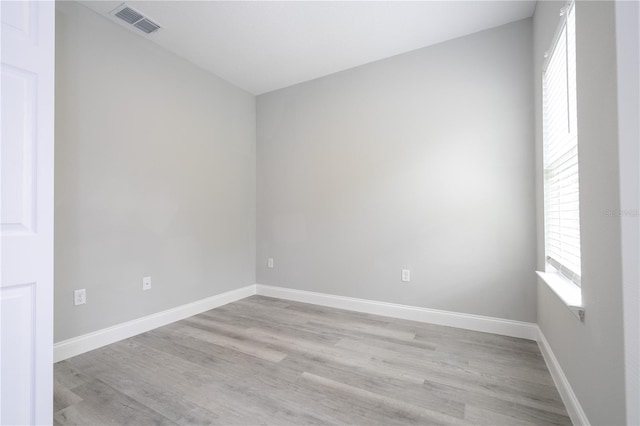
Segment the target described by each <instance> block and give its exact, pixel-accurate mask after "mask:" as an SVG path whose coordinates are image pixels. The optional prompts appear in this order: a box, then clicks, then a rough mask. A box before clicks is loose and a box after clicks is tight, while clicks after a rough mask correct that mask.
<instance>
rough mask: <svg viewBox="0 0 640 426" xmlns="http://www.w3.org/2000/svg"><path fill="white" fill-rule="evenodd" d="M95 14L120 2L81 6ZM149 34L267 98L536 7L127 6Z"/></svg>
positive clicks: (505, 0)
mask: <svg viewBox="0 0 640 426" xmlns="http://www.w3.org/2000/svg"><path fill="white" fill-rule="evenodd" d="M81 3H83V4H84V5H85V6H87V7H89V8H91V9H93V10H94V11H96V12H98V13H99V14H101V15H103V16H106V17H108V19H114V20H115V21H119V20H118V19H117V18H113V17H112V16H111V15H109V12H110V11H112V10H113V9H115V8H116V7H117V6H119V5H120V4H122V1H82V2H81ZM126 3H127V4H128V5H129V6H131V7H133V8H134V9H137V10H138V11H140V12H141V13H143V14H145V15H146V16H148V17H149V18H151V19H152V20H154V21H156V22H158V23H159V24H161V25H162V29H161V30H160V31H158V32H157V33H155V34H151V35H149V36H146V35H144V34H143V33H141V32H139V31H137V30H132V31H136V32H137V33H139V34H140V35H141V36H143V37H148V38H149V39H150V40H152V41H154V42H155V43H157V44H159V45H160V46H162V47H164V48H166V49H168V50H170V51H172V52H174V53H176V54H178V55H180V56H182V57H183V58H185V59H187V60H189V61H191V62H193V63H195V64H197V65H199V66H200V67H202V68H204V69H206V70H208V71H211V72H212V73H214V74H216V75H218V76H220V77H222V78H223V79H225V80H227V81H229V82H231V83H233V84H235V85H237V86H239V87H241V88H243V89H245V90H247V91H248V92H251V93H253V94H256V95H258V94H262V93H266V92H270V91H272V90H276V89H280V88H283V87H286V86H291V85H293V84H296V83H300V82H303V81H307V80H312V79H314V78H318V77H322V76H325V75H328V74H332V73H335V72H338V71H342V70H345V69H348V68H353V67H356V66H358V65H363V64H366V63H369V62H373V61H376V60H379V59H383V58H388V57H390V56H394V55H397V54H400V53H404V52H409V51H411V50H415V49H419V48H421V47H425V46H429V45H432V44H435V43H439V42H442V41H445V40H450V39H453V38H456V37H461V36H464V35H467V34H471V33H474V32H477V31H482V30H485V29H488V28H493V27H496V26H499V25H503V24H506V23H509V22H514V21H518V20H520V19H525V18H528V17H530V16H532V15H533V11H534V8H535V1H527V0H502V1H483V0H471V1H373V2H370V1H288V2H287V1H284V2H283V1H127V2H126Z"/></svg>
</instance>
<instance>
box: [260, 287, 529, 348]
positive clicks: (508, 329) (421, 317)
mask: <svg viewBox="0 0 640 426" xmlns="http://www.w3.org/2000/svg"><path fill="white" fill-rule="evenodd" d="M256 294H259V295H262V296H269V297H276V298H279V299H286V300H293V301H296V302H303V303H313V304H315V305H322V306H328V307H331V308H339V309H347V310H351V311H356V312H364V313H367V314H374V315H383V316H387V317H392V318H401V319H406V320H411V321H419V322H426V323H430V324H437V325H445V326H449V327H457V328H464V329H466V330H473V331H482V332H485V333H494V334H500V335H503V336H510V337H519V338H522V339H529V340H537V337H538V327H537V326H536V324H533V323H528V322H522V321H513V320H506V319H501V318H492V317H485V316H481V315H471V314H463V313H458V312H449V311H440V310H437V309H429V308H421V307H417V306H407V305H398V304H395V303H386V302H378V301H375V300H367V299H357V298H354V297H345V296H335V295H332V294H324V293H314V292H311V291H304V290H294V289H291V288H284V287H273V286H268V285H262V284H256Z"/></svg>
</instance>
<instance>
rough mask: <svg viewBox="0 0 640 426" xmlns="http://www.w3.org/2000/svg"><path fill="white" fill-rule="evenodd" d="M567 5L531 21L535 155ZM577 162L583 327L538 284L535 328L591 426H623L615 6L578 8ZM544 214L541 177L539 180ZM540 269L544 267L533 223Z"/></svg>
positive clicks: (544, 8) (545, 9) (543, 9)
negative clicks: (555, 40)
mask: <svg viewBox="0 0 640 426" xmlns="http://www.w3.org/2000/svg"><path fill="white" fill-rule="evenodd" d="M563 4H564V2H561V3H560V2H538V4H537V7H536V12H535V16H534V44H535V47H534V58H535V70H536V72H535V76H536V90H535V94H536V116H537V119H536V153H537V158H538V160H539V158H540V156H541V152H542V148H541V144H542V137H541V135H542V127H541V119H540V116H541V107H540V93H541V89H540V87H541V82H540V77H541V72H542V61H543V53H544V51H545V50H546V49H548V48H549V47H550V45H551V39H552V37H553V34H554V31H555V29H556V26H557V25H558V19H559V17H558V11H559V9H560V7H561V6H562V5H563ZM576 35H577V84H578V87H577V92H578V155H579V162H580V221H581V224H580V232H581V249H582V297H583V302H584V304H585V309H586V318H585V322H584V323H581V322H580V321H579V320H578V319H577V318H576V317H575V316H573V315H572V314H571V313H570V312H569V310H568V309H567V308H566V306H564V305H563V303H562V302H561V301H560V300H559V299H558V298H557V297H556V296H555V294H554V293H553V292H552V291H551V290H550V289H549V288H548V287H547V286H546V285H545V284H544V283H542V282H540V283H539V284H538V323H539V325H540V328H541V329H542V331H543V333H544V335H545V336H546V338H547V340H548V341H549V344H550V345H551V348H552V350H553V352H554V354H555V356H556V358H557V359H558V361H559V362H560V365H561V366H562V369H563V371H564V373H565V375H566V376H567V379H568V380H569V382H570V384H571V387H572V388H573V390H574V392H575V393H576V396H577V397H578V399H579V401H580V404H581V405H582V408H583V409H584V411H585V413H586V415H587V417H588V418H589V421H590V422H591V424H594V425H605V424H606V425H622V424H625V394H624V389H625V379H624V351H623V328H622V277H621V270H622V266H621V260H620V259H621V253H620V250H621V238H620V218H619V217H617V216H609V215H607V214H606V211H608V210H611V211H616V210H617V209H619V206H620V198H619V169H618V163H619V160H618V143H617V139H618V135H617V113H616V56H615V50H616V49H615V47H616V45H615V22H614V3H613V2H597V1H593V2H591V1H584V2H582V1H579V2H577V5H576ZM537 187H538V213H539V218H541V215H542V198H541V194H542V177H541V175H539V176H538V179H537ZM538 224H539V229H538V241H539V256H538V266H539V267H540V268H542V267H543V264H544V256H543V253H544V243H543V238H542V234H543V227H542V224H541V220H539V221H538Z"/></svg>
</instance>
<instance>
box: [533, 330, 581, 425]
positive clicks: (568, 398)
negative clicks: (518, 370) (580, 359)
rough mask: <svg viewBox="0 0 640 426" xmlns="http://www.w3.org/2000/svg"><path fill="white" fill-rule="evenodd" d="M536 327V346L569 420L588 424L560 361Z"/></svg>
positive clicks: (578, 423) (579, 423) (575, 423)
mask: <svg viewBox="0 0 640 426" xmlns="http://www.w3.org/2000/svg"><path fill="white" fill-rule="evenodd" d="M537 328H538V346H539V347H540V352H542V356H543V357H544V360H545V362H546V363H547V368H548V369H549V373H551V377H552V378H553V382H554V383H555V384H556V388H558V392H559V393H560V397H561V398H562V402H564V406H565V408H566V409H567V412H568V413H569V417H570V418H571V422H572V423H573V424H574V425H576V426H578V425H580V426H589V424H590V423H589V419H587V415H586V414H585V412H584V410H583V409H582V406H581V405H580V402H579V401H578V397H576V394H575V393H573V389H572V388H571V384H569V380H567V377H566V376H565V375H564V372H563V371H562V367H560V363H559V362H558V360H557V359H556V356H555V355H554V354H553V351H552V350H551V346H549V342H548V341H547V339H546V338H545V337H544V334H543V333H542V330H541V329H540V327H537Z"/></svg>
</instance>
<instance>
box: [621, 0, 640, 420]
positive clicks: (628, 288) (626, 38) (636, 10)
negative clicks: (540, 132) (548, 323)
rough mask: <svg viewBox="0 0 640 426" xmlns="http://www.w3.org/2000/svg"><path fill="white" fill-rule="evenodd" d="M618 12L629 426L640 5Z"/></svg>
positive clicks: (639, 415)
mask: <svg viewBox="0 0 640 426" xmlns="http://www.w3.org/2000/svg"><path fill="white" fill-rule="evenodd" d="M615 6H616V62H617V79H618V139H619V144H620V146H619V157H620V220H621V222H622V223H621V231H622V281H623V292H622V293H623V296H624V339H625V358H626V360H625V379H626V391H627V424H629V425H640V266H639V264H640V170H639V167H638V165H640V146H639V143H640V124H639V123H638V117H640V4H639V3H638V2H634V1H620V0H618V1H616V3H615Z"/></svg>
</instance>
